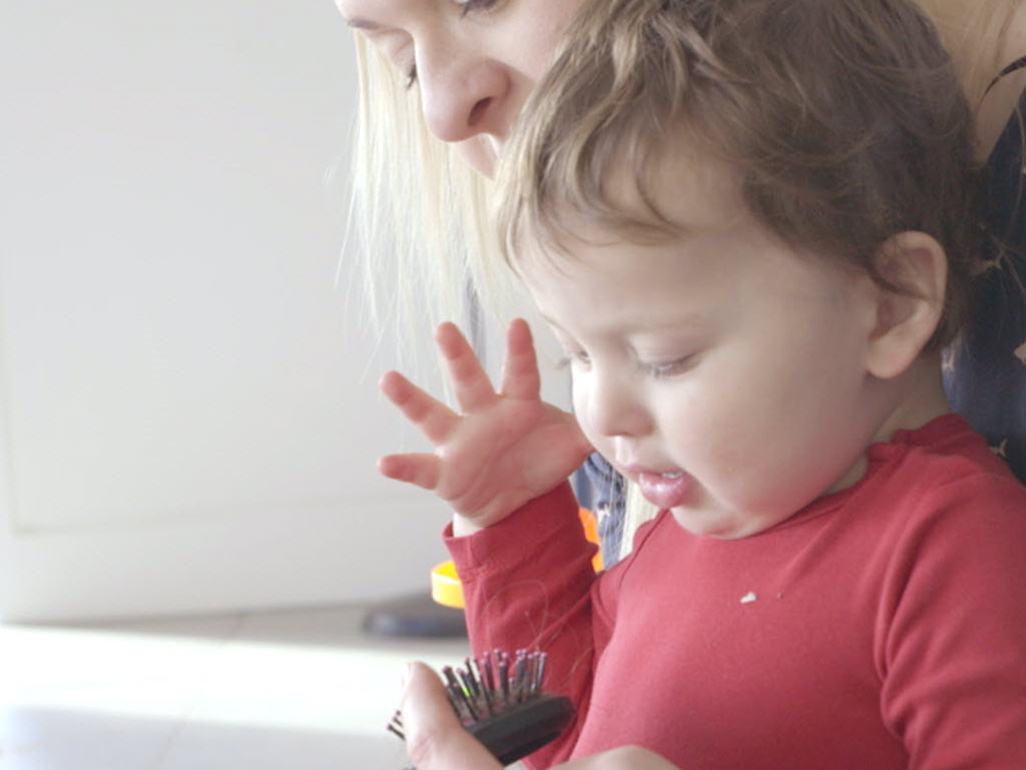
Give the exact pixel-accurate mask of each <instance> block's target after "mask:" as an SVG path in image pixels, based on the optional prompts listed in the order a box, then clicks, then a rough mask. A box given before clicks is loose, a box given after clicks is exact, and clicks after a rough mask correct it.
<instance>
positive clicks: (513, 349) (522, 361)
mask: <svg viewBox="0 0 1026 770" xmlns="http://www.w3.org/2000/svg"><path fill="white" fill-rule="evenodd" d="M502 392H503V393H504V394H506V395H507V396H510V397H512V398H517V399H522V400H525V401H526V400H535V399H538V398H540V397H541V375H540V374H539V373H538V356H537V355H536V354H535V351H534V339H533V338H532V337H531V327H530V326H528V325H527V321H525V320H524V319H522V318H517V319H514V320H513V321H511V322H510V325H509V328H508V329H507V330H506V360H505V361H503V363H502Z"/></svg>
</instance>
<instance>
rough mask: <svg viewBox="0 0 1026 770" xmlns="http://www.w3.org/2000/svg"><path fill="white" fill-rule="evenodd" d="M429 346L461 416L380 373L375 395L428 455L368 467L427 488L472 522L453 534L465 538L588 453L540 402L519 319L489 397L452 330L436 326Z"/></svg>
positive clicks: (580, 437)
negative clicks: (397, 413) (437, 354)
mask: <svg viewBox="0 0 1026 770" xmlns="http://www.w3.org/2000/svg"><path fill="white" fill-rule="evenodd" d="M435 342H436V344H437V345H438V349H439V351H441V353H442V356H443V358H444V359H445V362H446V366H447V369H448V374H449V378H450V380H451V382H452V386H453V393H454V395H455V397H456V401H457V402H458V404H459V408H460V410H461V411H460V412H459V413H457V412H455V411H453V410H452V409H450V408H449V407H448V406H446V405H445V404H443V403H442V402H441V401H438V400H437V399H435V398H433V397H432V396H430V395H428V394H427V393H426V392H424V391H423V390H421V389H420V388H418V387H417V386H416V385H414V384H413V383H411V382H410V381H409V380H407V379H406V378H405V377H403V376H402V375H401V374H399V373H398V372H389V373H387V374H386V375H384V377H382V378H381V390H382V392H383V393H384V394H385V395H386V396H387V397H388V399H389V400H390V401H391V402H392V403H393V404H395V405H396V406H397V407H399V409H400V410H401V411H402V413H403V414H404V415H405V416H406V417H407V419H409V420H410V422H412V423H413V424H414V425H416V426H417V427H418V428H419V429H420V431H421V433H423V434H424V436H425V437H426V438H427V439H428V440H429V441H430V442H431V443H432V444H433V445H434V448H435V451H434V453H410V454H397V455H388V456H386V457H383V458H381V459H380V460H379V461H378V469H379V470H380V471H381V473H382V474H383V475H385V476H387V477H389V478H392V479H397V480H399V481H405V482H408V483H410V484H416V485H417V486H419V487H423V488H424V489H428V490H431V491H433V492H434V493H435V494H436V495H438V496H439V497H440V498H442V499H443V500H445V501H446V502H447V503H448V504H449V505H450V506H451V507H452V508H453V510H454V511H455V512H456V513H457V514H458V515H459V516H460V517H463V519H465V521H466V522H469V523H470V524H471V525H473V526H471V527H466V526H464V527H463V531H462V532H460V531H457V533H456V534H465V533H466V532H467V531H472V530H473V527H487V526H489V525H490V524H494V523H496V522H497V521H500V520H501V519H503V518H505V517H506V516H508V515H509V514H510V513H512V512H513V511H515V510H516V509H517V508H519V507H521V506H522V505H524V504H525V503H527V502H528V501H529V500H532V499H533V498H535V497H538V496H539V495H543V494H545V493H546V492H548V491H550V490H552V489H553V488H555V487H556V486H557V485H558V484H559V483H561V482H562V481H564V480H565V479H566V478H567V477H568V476H569V475H570V474H571V473H572V472H573V471H574V469H576V468H577V467H578V466H579V465H580V464H581V463H582V462H584V459H585V458H586V457H587V456H588V454H590V453H591V451H592V449H591V446H590V445H589V444H588V441H587V439H585V437H584V434H583V433H582V432H581V429H580V428H579V427H578V425H577V421H576V420H575V419H574V417H573V415H571V414H568V413H567V412H564V411H562V410H561V409H557V408H556V407H555V406H552V405H551V404H546V403H545V402H543V401H542V400H541V377H540V375H539V373H538V360H537V357H536V356H535V351H534V343H533V341H532V340H531V330H530V329H529V328H528V326H527V323H526V322H525V321H523V320H520V319H518V320H515V321H513V322H512V323H511V324H510V326H509V330H508V331H507V334H506V348H507V349H506V360H505V362H504V365H503V371H502V387H501V389H500V390H499V391H498V392H496V390H495V388H494V387H493V386H492V383H491V382H490V381H489V379H488V375H487V373H486V372H485V371H484V368H483V367H482V366H481V362H480V361H479V360H478V358H477V356H476V355H475V354H474V351H473V349H472V348H471V347H470V344H469V343H468V342H467V340H466V338H464V336H463V335H462V334H461V333H460V330H459V329H458V328H456V326H455V325H454V324H451V323H444V324H442V325H441V326H439V327H438V329H437V330H436V332H435ZM457 521H459V520H457Z"/></svg>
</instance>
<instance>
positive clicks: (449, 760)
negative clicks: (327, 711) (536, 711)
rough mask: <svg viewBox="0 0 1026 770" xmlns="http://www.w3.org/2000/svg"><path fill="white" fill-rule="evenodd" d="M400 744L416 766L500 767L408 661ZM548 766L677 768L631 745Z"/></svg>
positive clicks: (439, 688) (429, 677)
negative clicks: (403, 734)
mask: <svg viewBox="0 0 1026 770" xmlns="http://www.w3.org/2000/svg"><path fill="white" fill-rule="evenodd" d="M402 715H403V729H404V732H405V733H406V749H407V752H408V753H409V756H410V761H411V763H412V764H413V765H414V766H415V767H416V768H417V770H501V768H502V765H500V764H499V763H498V761H497V760H496V759H495V758H494V757H493V756H492V755H491V754H489V753H488V749H486V748H485V747H484V746H483V745H482V744H481V743H479V742H478V741H477V740H475V739H474V738H473V736H471V735H470V733H468V732H467V731H466V730H464V729H463V727H462V725H460V722H459V720H458V719H457V718H456V713H455V712H454V711H453V709H452V706H450V705H449V700H448V698H447V696H446V694H445V687H444V686H443V685H442V682H441V680H440V679H439V678H438V676H437V675H436V674H435V673H434V672H433V671H432V670H431V669H430V668H428V667H427V666H426V665H424V664H423V663H414V664H412V665H411V666H410V669H409V676H408V679H407V683H406V689H405V692H404V694H403V703H402ZM550 770H677V768H676V767H675V766H674V765H672V764H670V763H669V762H667V761H666V760H665V759H663V758H662V757H660V756H659V755H657V754H653V753H652V752H651V751H646V750H645V749H640V748H637V747H634V746H629V747H624V748H620V749H613V750H611V751H606V752H603V753H602V754H595V755H593V756H590V757H583V758H581V759H575V760H573V761H572V762H567V763H566V764H562V765H555V766H553V767H552V768H550Z"/></svg>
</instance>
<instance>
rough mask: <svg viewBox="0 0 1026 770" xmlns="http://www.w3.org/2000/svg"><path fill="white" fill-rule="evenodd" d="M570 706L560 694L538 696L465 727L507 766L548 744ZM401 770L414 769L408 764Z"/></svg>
mask: <svg viewBox="0 0 1026 770" xmlns="http://www.w3.org/2000/svg"><path fill="white" fill-rule="evenodd" d="M574 713H575V710H574V704H573V701H571V700H570V699H569V698H567V697H564V696H562V695H542V696H539V697H537V698H533V699H532V700H530V701H528V702H526V703H520V704H518V705H516V706H514V707H512V708H510V709H508V710H507V711H503V712H502V713H501V714H498V715H496V716H492V717H488V718H487V719H484V720H481V721H480V722H475V723H474V724H471V725H468V726H467V732H469V733H470V734H471V735H473V736H474V737H475V738H477V739H478V740H479V741H481V743H483V744H484V745H485V748H487V749H488V751H490V752H491V753H492V756H494V757H495V758H496V759H497V760H499V762H501V763H502V764H503V766H505V765H511V764H513V763H514V762H516V761H517V760H518V759H523V758H524V757H526V756H527V755H528V754H532V753H534V752H535V751H537V750H538V749H540V748H541V747H542V746H545V745H546V744H548V743H551V742H552V741H553V740H555V739H556V738H558V737H559V735H560V733H562V732H563V730H565V729H566V726H567V725H568V724H570V720H571V719H573V718H574ZM403 770H417V768H415V767H413V765H408V766H407V767H405V768H403Z"/></svg>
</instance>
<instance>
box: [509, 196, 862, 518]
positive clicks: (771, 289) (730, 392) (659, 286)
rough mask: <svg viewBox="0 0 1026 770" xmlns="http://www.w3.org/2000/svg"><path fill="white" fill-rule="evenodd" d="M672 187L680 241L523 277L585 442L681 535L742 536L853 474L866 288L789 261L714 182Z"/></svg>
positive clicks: (617, 247) (581, 248)
mask: <svg viewBox="0 0 1026 770" xmlns="http://www.w3.org/2000/svg"><path fill="white" fill-rule="evenodd" d="M693 181H697V180H693ZM677 191H678V193H680V194H679V195H678V200H679V205H678V203H675V204H674V206H673V209H672V211H673V212H674V213H678V214H681V215H682V218H685V219H686V221H688V222H690V223H692V224H693V226H694V232H693V234H689V235H688V236H686V237H683V238H677V239H674V240H672V241H669V242H666V243H662V244H659V245H645V246H639V245H637V244H632V243H626V242H623V241H612V240H611V241H609V242H606V243H604V244H602V245H595V244H584V243H578V242H575V243H574V244H573V246H572V253H573V255H572V256H571V257H569V258H567V257H565V256H559V255H557V256H552V257H548V256H545V255H540V254H537V253H528V254H525V255H524V257H523V258H522V259H521V262H520V269H521V271H522V274H523V277H524V280H525V282H526V284H527V285H528V288H529V289H530V291H531V293H532V295H533V296H534V298H535V300H536V302H537V304H538V306H539V308H540V310H541V312H542V314H543V315H544V316H545V318H546V319H547V320H548V322H549V324H550V326H551V328H552V330H553V331H554V333H555V335H556V337H557V338H558V339H559V341H560V343H561V344H562V346H563V347H564V349H565V351H566V353H567V355H568V357H569V358H570V364H571V371H572V376H573V399H574V408H575V411H576V414H577V417H578V419H579V421H580V423H581V426H582V428H583V429H584V432H585V433H586V434H587V436H588V438H589V439H590V440H591V442H592V443H593V445H594V446H595V447H596V448H597V449H598V450H599V451H600V452H602V454H604V455H605V456H606V457H607V458H608V459H609V460H610V461H612V463H613V464H614V465H615V466H616V467H617V469H618V470H619V471H620V472H621V473H623V474H624V475H626V476H627V477H628V478H629V479H631V480H632V481H634V482H637V483H638V484H639V485H640V488H641V490H642V492H643V494H644V495H645V497H646V498H647V499H648V500H649V501H650V502H652V503H654V504H656V505H658V506H659V507H661V508H671V509H672V510H673V514H674V516H675V517H676V519H677V520H678V521H679V522H680V524H681V525H682V526H684V527H685V528H687V529H688V530H690V531H692V532H694V533H696V534H700V535H708V536H715V537H724V538H736V537H744V536H748V535H752V534H754V533H756V532H759V531H762V530H764V529H767V528H769V527H771V526H773V525H774V524H777V523H779V522H780V521H782V520H784V519H786V518H788V517H789V516H791V515H792V514H794V513H795V512H797V511H798V510H799V509H801V508H802V507H803V506H805V505H806V504H807V503H809V502H811V501H812V500H813V499H814V498H816V497H817V496H819V495H822V494H823V493H825V492H827V491H828V490H837V489H840V488H842V487H844V486H847V485H850V484H851V483H854V481H856V480H857V479H858V478H860V477H861V475H862V473H863V470H864V467H863V463H864V459H863V455H864V449H865V447H866V446H867V444H869V443H870V442H871V441H872V440H873V439H874V438H875V437H874V436H873V430H874V428H873V427H872V426H874V425H876V424H877V417H878V416H879V415H878V409H879V399H878V398H876V392H877V389H878V387H879V383H878V382H875V381H874V380H873V378H872V377H870V376H869V375H868V374H867V373H866V371H865V367H864V360H865V355H866V349H867V341H868V339H869V338H870V337H871V335H872V330H873V328H874V326H875V313H874V311H873V309H872V308H873V302H872V299H871V298H872V296H873V291H874V287H873V285H872V283H871V281H870V279H868V278H865V277H859V276H854V275H852V273H851V272H845V271H842V270H840V269H837V268H834V267H831V266H827V265H826V264H825V263H824V262H822V261H819V260H814V259H811V258H809V257H802V256H799V255H797V254H795V253H794V252H793V251H791V250H790V249H789V248H788V247H786V246H784V245H782V244H781V243H780V242H779V241H778V240H777V239H775V238H774V237H773V236H772V235H770V234H769V233H768V232H766V230H765V229H764V228H763V227H762V226H761V225H759V224H758V223H756V222H755V221H754V220H753V219H752V217H751V216H749V215H748V214H747V212H746V211H745V210H744V208H743V207H742V206H741V205H740V203H738V202H737V200H736V199H735V198H734V196H733V195H732V194H731V193H730V192H728V191H727V190H726V189H724V188H723V187H722V185H721V186H720V189H717V186H716V184H711V185H710V184H693V185H690V186H689V185H687V184H683V185H679V186H678V189H677Z"/></svg>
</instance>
